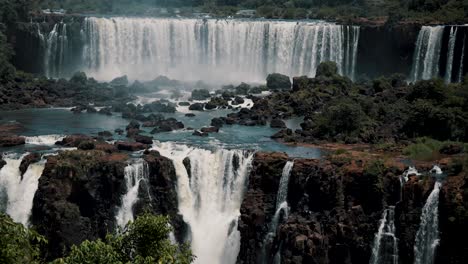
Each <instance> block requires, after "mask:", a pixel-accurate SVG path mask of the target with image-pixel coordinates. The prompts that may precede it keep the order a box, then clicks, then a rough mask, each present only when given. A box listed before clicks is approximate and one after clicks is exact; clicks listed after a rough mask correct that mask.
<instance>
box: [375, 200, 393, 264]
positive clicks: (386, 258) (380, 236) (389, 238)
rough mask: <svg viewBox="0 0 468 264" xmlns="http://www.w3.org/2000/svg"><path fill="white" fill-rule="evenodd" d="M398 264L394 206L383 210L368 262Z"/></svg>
mask: <svg viewBox="0 0 468 264" xmlns="http://www.w3.org/2000/svg"><path fill="white" fill-rule="evenodd" d="M386 263H388V264H398V239H397V237H396V235H395V206H389V207H388V208H387V209H385V210H384V212H383V214H382V219H381V220H380V225H379V229H378V232H377V233H376V234H375V238H374V243H373V246H372V256H371V260H370V264H386Z"/></svg>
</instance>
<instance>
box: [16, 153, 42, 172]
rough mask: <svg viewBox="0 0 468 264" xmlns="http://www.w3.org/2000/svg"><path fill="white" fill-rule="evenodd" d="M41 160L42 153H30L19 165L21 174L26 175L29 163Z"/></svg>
mask: <svg viewBox="0 0 468 264" xmlns="http://www.w3.org/2000/svg"><path fill="white" fill-rule="evenodd" d="M40 160H41V155H40V154H39V153H30V154H28V155H26V156H25V157H24V158H23V160H22V161H21V164H20V167H19V170H20V172H21V175H24V173H25V172H26V171H27V170H28V167H29V165H31V164H32V163H36V162H38V161H40Z"/></svg>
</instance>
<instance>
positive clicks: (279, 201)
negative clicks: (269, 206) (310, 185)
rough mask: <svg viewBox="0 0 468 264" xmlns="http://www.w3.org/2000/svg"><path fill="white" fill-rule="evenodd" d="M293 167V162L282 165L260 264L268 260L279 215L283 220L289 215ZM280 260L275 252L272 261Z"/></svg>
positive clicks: (278, 254)
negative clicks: (289, 190) (272, 213)
mask: <svg viewBox="0 0 468 264" xmlns="http://www.w3.org/2000/svg"><path fill="white" fill-rule="evenodd" d="M293 166H294V161H288V162H286V165H284V168H283V172H282V174H281V178H280V183H279V186H278V194H277V195H276V207H275V214H274V215H273V218H272V220H271V222H270V224H269V225H268V233H267V234H266V236H265V238H264V239H263V243H262V251H261V253H260V262H261V263H268V259H269V256H270V254H269V252H270V250H269V247H270V246H271V243H272V242H273V239H274V238H275V237H276V229H278V224H279V221H280V217H281V214H282V213H283V214H284V218H285V219H286V218H287V217H288V215H289V207H288V202H287V198H288V186H289V176H290V175H291V170H292V168H293ZM277 258H281V254H280V253H279V252H277V254H275V257H274V259H277Z"/></svg>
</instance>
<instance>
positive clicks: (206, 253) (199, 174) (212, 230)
mask: <svg viewBox="0 0 468 264" xmlns="http://www.w3.org/2000/svg"><path fill="white" fill-rule="evenodd" d="M155 149H156V150H158V151H159V152H160V153H161V155H163V156H166V157H169V158H171V159H172V160H173V163H174V166H175V169H176V174H177V189H178V190H177V191H178V202H179V212H180V213H181V214H182V216H183V218H184V221H185V222H186V223H187V224H188V226H189V227H190V237H188V238H187V239H189V240H191V246H192V250H193V253H194V254H195V255H196V256H197V258H196V260H195V263H213V264H216V263H223V264H224V263H227V264H233V263H235V262H236V259H237V255H238V253H239V249H240V233H239V231H238V230H237V221H238V217H239V215H240V211H239V210H240V206H241V202H242V197H243V194H244V190H245V187H246V180H247V176H248V173H249V171H250V167H251V163H252V160H253V153H252V152H249V151H244V150H227V149H217V150H213V151H212V150H205V149H199V148H194V147H189V146H186V145H178V144H174V143H160V144H157V146H156V147H155Z"/></svg>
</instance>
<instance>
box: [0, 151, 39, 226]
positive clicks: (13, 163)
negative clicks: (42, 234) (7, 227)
mask: <svg viewBox="0 0 468 264" xmlns="http://www.w3.org/2000/svg"><path fill="white" fill-rule="evenodd" d="M24 156H26V154H23V155H22V156H19V157H18V156H11V155H7V156H4V160H5V161H6V165H5V166H4V167H3V168H2V169H1V170H0V211H3V212H6V213H7V214H8V215H9V216H10V217H11V218H12V219H13V220H14V221H15V222H18V223H21V224H23V225H25V226H27V225H28V224H29V217H30V216H31V210H32V206H33V199H34V194H35V193H36V190H37V188H38V184H39V178H40V177H41V175H42V172H43V170H44V166H45V161H44V160H41V161H39V162H37V163H33V164H30V165H29V167H28V169H27V170H26V172H25V173H24V175H23V176H21V172H20V169H19V168H20V165H21V161H22V160H23V157H24Z"/></svg>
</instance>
